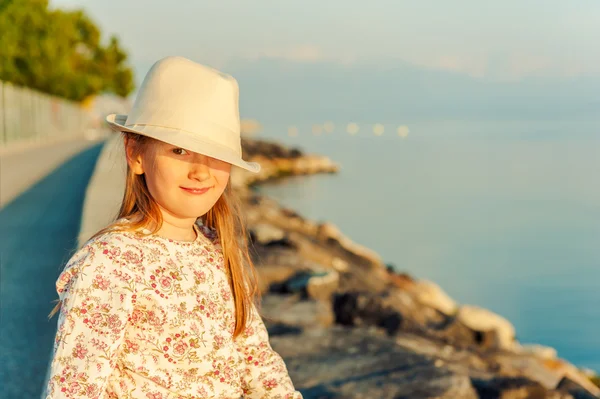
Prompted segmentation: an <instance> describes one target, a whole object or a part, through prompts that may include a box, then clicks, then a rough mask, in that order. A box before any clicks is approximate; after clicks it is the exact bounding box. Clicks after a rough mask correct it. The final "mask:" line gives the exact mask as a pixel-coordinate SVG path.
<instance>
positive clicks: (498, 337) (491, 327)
mask: <svg viewBox="0 0 600 399" xmlns="http://www.w3.org/2000/svg"><path fill="white" fill-rule="evenodd" d="M456 319H457V320H458V321H460V322H461V323H463V324H464V325H466V326H467V327H469V328H471V329H473V330H475V331H478V332H480V333H481V334H482V337H483V338H482V341H484V342H485V341H487V342H485V344H486V345H485V346H487V347H490V348H495V349H507V350H511V349H513V348H514V343H515V328H514V326H513V325H512V324H511V323H510V322H509V321H508V320H506V319H505V318H503V317H502V316H499V315H497V314H496V313H494V312H492V311H490V310H488V309H484V308H480V307H478V306H470V305H463V306H461V307H460V308H459V310H458V314H457V316H456ZM486 333H487V334H486Z"/></svg>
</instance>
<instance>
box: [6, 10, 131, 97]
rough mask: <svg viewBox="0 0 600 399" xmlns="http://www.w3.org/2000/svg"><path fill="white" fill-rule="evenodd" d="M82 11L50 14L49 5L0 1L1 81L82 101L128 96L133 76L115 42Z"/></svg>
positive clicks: (113, 37)
mask: <svg viewBox="0 0 600 399" xmlns="http://www.w3.org/2000/svg"><path fill="white" fill-rule="evenodd" d="M100 36H101V34H100V30H99V29H98V27H97V26H96V25H95V24H94V22H93V21H92V20H91V19H90V18H89V17H88V16H87V15H85V13H84V12H83V11H81V10H75V11H64V10H59V9H50V8H49V7H48V0H0V80H4V81H8V82H12V83H14V84H17V85H21V86H27V87H30V88H33V89H36V90H39V91H42V92H45V93H49V94H53V95H57V96H60V97H65V98H68V99H70V100H74V101H82V100H83V99H85V98H86V97H88V96H91V95H95V94H100V93H115V94H117V95H119V96H121V97H125V96H127V95H128V94H129V93H131V92H132V91H133V89H134V83H133V72H132V70H131V69H130V68H129V67H128V66H127V65H126V61H127V54H126V53H125V51H123V49H122V48H121V46H120V44H119V40H118V39H117V37H115V36H112V37H110V39H109V41H108V44H107V45H102V43H101V38H100Z"/></svg>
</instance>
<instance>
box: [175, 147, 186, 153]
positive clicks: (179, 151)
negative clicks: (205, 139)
mask: <svg viewBox="0 0 600 399" xmlns="http://www.w3.org/2000/svg"><path fill="white" fill-rule="evenodd" d="M173 153H175V154H177V155H185V154H187V151H186V150H184V149H183V148H174V149H173Z"/></svg>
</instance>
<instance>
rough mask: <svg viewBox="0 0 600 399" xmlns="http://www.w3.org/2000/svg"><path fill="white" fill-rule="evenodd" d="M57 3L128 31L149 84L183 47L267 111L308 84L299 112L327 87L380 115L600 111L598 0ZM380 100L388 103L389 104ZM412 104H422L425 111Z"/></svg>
mask: <svg viewBox="0 0 600 399" xmlns="http://www.w3.org/2000/svg"><path fill="white" fill-rule="evenodd" d="M51 5H53V6H55V7H65V8H83V9H84V10H86V11H87V13H88V14H89V15H90V16H91V17H92V18H93V20H94V21H96V22H97V23H98V24H99V25H100V27H101V28H102V31H103V34H104V35H105V36H104V37H105V38H106V37H108V34H109V33H112V34H117V35H118V36H119V37H120V38H121V40H122V44H123V46H124V47H125V48H126V49H127V50H128V51H129V53H130V56H131V58H130V62H131V64H132V66H133V67H134V69H135V71H136V80H137V82H138V83H140V82H141V79H142V78H143V76H144V74H145V73H146V72H147V70H148V69H149V68H150V66H151V65H152V63H154V62H155V61H156V60H158V59H159V58H162V57H164V56H167V55H181V56H184V57H188V58H191V59H193V60H195V61H198V62H202V63H205V64H208V65H211V66H213V67H217V68H220V69H223V70H225V71H226V72H229V73H232V74H233V75H234V76H236V77H237V78H238V80H240V88H241V90H242V100H243V99H244V98H245V99H246V100H244V101H242V105H241V106H242V110H245V111H247V113H249V114H254V115H256V114H259V115H260V116H261V117H265V116H266V117H269V116H272V114H273V113H277V114H278V115H283V116H285V118H288V119H289V118H291V116H293V112H292V111H291V108H292V105H290V106H288V107H287V108H278V104H279V103H280V102H281V96H282V95H286V93H290V92H293V93H296V94H294V96H295V100H294V99H291V100H292V101H291V103H293V104H294V105H293V107H296V108H295V111H294V112H297V111H298V108H297V107H300V110H301V112H302V113H304V114H305V115H307V116H308V115H311V117H315V118H316V117H321V115H320V114H319V112H324V111H323V107H321V105H322V104H323V103H321V102H320V103H319V107H316V106H315V105H314V104H313V105H312V108H311V104H308V102H309V100H310V99H314V97H315V96H320V97H322V98H327V97H330V98H335V99H336V101H338V102H337V105H334V104H331V103H330V104H329V105H328V106H327V107H326V108H328V109H330V110H331V108H335V107H337V108H338V111H339V113H343V112H346V113H357V112H361V113H364V114H365V116H366V115H373V117H375V118H383V117H385V116H386V115H391V114H393V113H394V109H393V108H392V107H389V103H390V102H393V101H395V100H396V99H397V98H398V94H399V93H401V97H402V101H401V102H403V103H404V105H405V107H404V110H405V111H406V112H409V113H411V112H412V113H414V112H418V111H419V110H421V111H423V112H425V113H430V114H431V113H435V112H437V111H435V109H433V108H431V109H429V104H431V103H434V104H438V105H440V104H441V105H440V106H441V107H442V108H444V110H445V111H444V112H445V113H446V114H451V115H452V113H453V112H454V111H453V109H455V108H456V107H457V104H456V103H457V102H458V103H460V104H462V105H460V104H459V105H460V106H461V107H463V108H465V109H466V108H472V107H477V106H481V104H482V101H481V99H482V96H483V97H485V98H486V101H489V102H490V103H489V105H490V106H500V105H499V102H502V101H503V99H504V100H506V101H505V103H502V104H501V106H500V107H501V108H502V107H504V108H506V109H512V108H514V109H515V110H517V111H521V110H522V103H523V104H525V107H526V108H527V107H529V106H533V107H534V108H535V107H537V108H545V107H546V105H544V104H546V102H548V105H547V107H548V109H551V110H557V109H564V108H565V107H571V108H573V109H575V111H577V112H580V111H581V110H588V111H590V112H591V111H593V110H594V109H596V108H595V107H596V106H600V104H599V103H598V99H597V96H596V95H595V94H594V93H595V92H596V89H600V50H599V47H598V44H597V38H599V37H600V1H598V0H574V1H558V0H545V1H544V0H518V1H515V0H505V1H501V2H500V1H494V2H493V1H477V0H454V1H451V2H450V1H443V0H438V1H433V0H420V1H418V2H417V1H402V0H370V1H368V2H367V1H360V2H359V1H355V0H344V1H341V0H329V1H324V0H321V1H315V0H302V1H297V0H286V1H281V0H278V1H275V0H261V1H255V2H247V1H242V0H238V1H233V0H220V1H211V2H207V1H189V0H188V1H184V0H180V1H173V2H161V1H140V0H128V1H122V0H121V1H116V0H103V1H92V0H84V1H74V0H53V1H51ZM390 81H391V82H393V83H394V84H393V85H392V86H394V91H392V90H391V89H390V87H389V86H390V84H389V83H390ZM419 82H420V83H419ZM432 82H433V83H432ZM282 86H283V87H282ZM365 91H366V92H368V93H369V96H370V98H369V97H368V96H365V95H363V93H364V92H365ZM463 93H464V95H463ZM374 100H376V101H378V102H383V101H385V102H387V104H386V105H385V106H384V107H383V108H385V107H388V108H387V110H385V109H384V110H383V111H382V110H381V108H382V107H381V106H380V105H376V106H374V105H373V101H374ZM412 100H415V101H416V102H420V104H422V105H421V106H419V105H418V104H417V106H416V108H415V104H413V101H412ZM294 101H295V102H294ZM486 101H484V102H483V103H484V104H487V103H486ZM288 104H289V103H288ZM436 106H437V105H436ZM419 107H420V108H419ZM511 107H512V108H511ZM267 109H268V111H267ZM377 112H380V115H376V114H377ZM550 112H554V111H550ZM324 117H325V116H324Z"/></svg>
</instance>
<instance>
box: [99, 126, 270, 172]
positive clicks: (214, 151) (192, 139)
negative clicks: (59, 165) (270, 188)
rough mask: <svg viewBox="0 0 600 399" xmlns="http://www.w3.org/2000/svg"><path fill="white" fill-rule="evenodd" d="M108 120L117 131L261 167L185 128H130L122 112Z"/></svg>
mask: <svg viewBox="0 0 600 399" xmlns="http://www.w3.org/2000/svg"><path fill="white" fill-rule="evenodd" d="M106 121H107V122H108V124H109V126H110V128H111V129H113V130H114V131H117V132H131V133H137V134H141V135H144V136H148V137H152V138H153V139H156V140H160V141H163V142H165V143H169V144H172V145H176V146H178V147H181V148H183V149H185V150H188V151H193V152H197V153H199V154H203V155H206V156H209V157H212V158H216V159H219V160H221V161H224V162H228V163H230V164H232V165H235V166H237V167H239V168H242V169H245V170H247V171H250V172H252V173H258V172H260V169H261V166H260V164H259V163H257V162H247V161H245V160H244V159H242V158H241V157H240V156H239V155H238V154H237V153H236V152H235V151H234V150H232V149H231V148H229V147H226V146H224V145H222V144H220V143H216V142H214V141H210V140H207V139H203V138H201V137H198V136H197V135H192V134H191V133H189V132H186V131H183V130H179V129H170V128H165V127H162V126H149V125H142V126H139V127H137V128H130V127H127V126H125V122H126V121H127V115H120V114H110V115H108V116H107V117H106Z"/></svg>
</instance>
